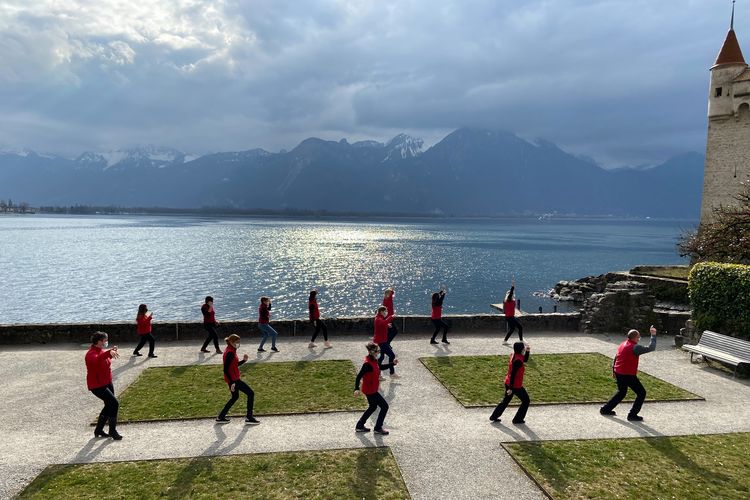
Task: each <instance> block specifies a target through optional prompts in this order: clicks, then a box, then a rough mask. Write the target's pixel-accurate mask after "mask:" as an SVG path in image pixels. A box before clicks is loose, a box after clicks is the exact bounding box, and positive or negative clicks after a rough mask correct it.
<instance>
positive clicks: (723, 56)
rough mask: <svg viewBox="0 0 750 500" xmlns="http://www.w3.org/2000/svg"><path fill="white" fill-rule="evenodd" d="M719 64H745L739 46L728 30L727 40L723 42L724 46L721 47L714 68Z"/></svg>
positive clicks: (731, 30)
mask: <svg viewBox="0 0 750 500" xmlns="http://www.w3.org/2000/svg"><path fill="white" fill-rule="evenodd" d="M721 64H745V58H744V57H742V50H740V44H739V42H738V41H737V36H736V35H735V34H734V30H733V29H730V30H729V33H727V38H726V39H725V40H724V45H722V46H721V50H720V51H719V55H718V57H717V58H716V62H715V63H714V66H719V65H721Z"/></svg>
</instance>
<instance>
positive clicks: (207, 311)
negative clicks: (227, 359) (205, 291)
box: [201, 295, 221, 354]
mask: <svg viewBox="0 0 750 500" xmlns="http://www.w3.org/2000/svg"><path fill="white" fill-rule="evenodd" d="M201 313H202V314H203V328H204V329H205V330H206V332H207V333H208V336H207V337H206V341H205V342H203V347H201V352H208V349H206V347H208V344H209V343H210V342H211V341H212V340H213V341H214V347H215V348H216V354H221V349H219V334H218V333H217V332H216V328H218V326H219V322H218V321H216V311H215V310H214V298H213V297H211V296H210V295H209V296H207V297H206V302H205V304H203V306H201Z"/></svg>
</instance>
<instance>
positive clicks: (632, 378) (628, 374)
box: [599, 325, 656, 422]
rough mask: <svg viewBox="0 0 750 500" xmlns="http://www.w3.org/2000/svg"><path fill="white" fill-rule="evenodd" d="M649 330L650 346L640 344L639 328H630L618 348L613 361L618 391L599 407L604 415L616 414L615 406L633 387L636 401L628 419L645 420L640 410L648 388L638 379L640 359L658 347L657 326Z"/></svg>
mask: <svg viewBox="0 0 750 500" xmlns="http://www.w3.org/2000/svg"><path fill="white" fill-rule="evenodd" d="M649 330H650V333H651V342H650V343H649V344H648V347H644V346H642V345H638V341H639V340H641V334H640V332H639V331H638V330H630V331H629V332H628V338H627V339H626V340H625V341H624V342H623V343H622V344H620V346H619V347H618V348H617V355H616V356H615V360H614V362H613V363H612V375H613V377H614V378H615V380H616V381H617V392H616V393H615V395H614V396H612V398H611V399H610V400H609V401H607V403H606V404H605V405H604V406H602V407H601V408H600V409H599V413H601V414H602V415H616V413H615V406H617V405H618V404H620V402H621V401H622V400H623V398H624V397H625V395H626V394H627V393H628V388H631V389H633V392H635V401H634V402H633V407H632V408H630V413H628V420H630V421H634V422H640V421H641V420H643V417H641V416H640V415H638V412H640V411H641V406H643V402H644V401H645V400H646V389H645V388H644V387H643V384H641V381H640V380H638V360H639V359H640V355H641V354H646V353H647V352H652V351H654V350H655V349H656V328H654V325H651V328H650V329H649Z"/></svg>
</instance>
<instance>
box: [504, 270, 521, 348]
mask: <svg viewBox="0 0 750 500" xmlns="http://www.w3.org/2000/svg"><path fill="white" fill-rule="evenodd" d="M515 289H516V280H513V281H512V282H511V285H510V290H508V293H506V294H505V299H504V300H503V314H505V324H506V325H507V328H508V331H507V333H506V334H505V340H504V341H503V343H504V344H505V345H509V342H508V339H510V336H511V334H512V333H513V332H514V331H515V330H516V328H518V340H520V341H521V342H523V326H521V322H520V321H518V318H516V297H515V296H514V295H513V291H514V290H515Z"/></svg>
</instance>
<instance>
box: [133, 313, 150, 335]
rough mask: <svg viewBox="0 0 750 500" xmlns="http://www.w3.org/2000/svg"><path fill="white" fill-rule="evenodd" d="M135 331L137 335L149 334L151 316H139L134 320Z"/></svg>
mask: <svg viewBox="0 0 750 500" xmlns="http://www.w3.org/2000/svg"><path fill="white" fill-rule="evenodd" d="M135 324H136V326H135V331H136V333H137V334H138V335H146V334H147V333H151V315H150V314H139V315H138V316H136V318H135Z"/></svg>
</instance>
